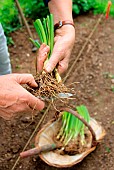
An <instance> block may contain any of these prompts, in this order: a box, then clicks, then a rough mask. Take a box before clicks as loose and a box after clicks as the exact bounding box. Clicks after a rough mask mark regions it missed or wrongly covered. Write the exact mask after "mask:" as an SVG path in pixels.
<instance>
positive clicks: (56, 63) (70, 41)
mask: <svg viewBox="0 0 114 170" xmlns="http://www.w3.org/2000/svg"><path fill="white" fill-rule="evenodd" d="M74 42H75V29H74V27H73V26H72V25H64V26H63V27H61V28H60V29H57V30H56V31H55V38H54V48H53V53H52V55H51V57H50V59H49V61H48V62H47V64H46V65H45V66H44V62H45V60H46V58H47V54H48V52H49V47H48V46H46V45H45V44H42V45H41V47H40V49H39V52H38V59H37V70H38V71H42V69H43V67H44V69H45V70H46V72H52V71H53V69H54V68H55V67H57V69H58V72H59V73H60V74H61V73H63V72H65V71H66V70H67V68H68V63H69V58H70V55H71V52H72V48H73V45H74Z"/></svg>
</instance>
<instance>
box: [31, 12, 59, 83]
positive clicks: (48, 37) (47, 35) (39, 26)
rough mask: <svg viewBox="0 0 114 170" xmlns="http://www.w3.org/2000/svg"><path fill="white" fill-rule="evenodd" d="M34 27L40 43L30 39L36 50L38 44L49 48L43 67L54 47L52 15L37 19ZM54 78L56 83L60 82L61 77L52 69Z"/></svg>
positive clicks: (38, 46)
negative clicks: (43, 44)
mask: <svg viewBox="0 0 114 170" xmlns="http://www.w3.org/2000/svg"><path fill="white" fill-rule="evenodd" d="M34 27H35V29H36V32H37V34H38V36H39V39H40V42H39V41H38V40H33V39H32V38H30V40H31V42H32V43H33V44H34V46H36V47H37V48H40V44H42V43H45V44H46V45H48V46H49V47H50V52H49V54H48V57H47V59H46V60H45V62H44V65H45V64H46V63H47V62H48V60H49V59H50V57H51V54H52V51H53V46H54V22H53V15H52V14H50V15H48V16H47V17H46V18H43V20H42V21H41V20H40V19H37V20H36V21H35V22H34ZM54 74H55V78H56V80H57V81H58V82H60V81H61V77H60V75H59V73H58V72H57V69H56V68H55V69H54Z"/></svg>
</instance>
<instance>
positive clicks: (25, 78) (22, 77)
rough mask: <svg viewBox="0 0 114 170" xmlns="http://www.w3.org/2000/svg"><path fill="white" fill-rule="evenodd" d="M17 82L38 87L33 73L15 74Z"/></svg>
mask: <svg viewBox="0 0 114 170" xmlns="http://www.w3.org/2000/svg"><path fill="white" fill-rule="evenodd" d="M14 75H15V79H16V82H17V83H19V84H28V85H29V86H32V87H37V86H38V85H37V83H36V82H35V80H34V77H33V76H32V74H14Z"/></svg>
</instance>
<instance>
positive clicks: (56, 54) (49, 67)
mask: <svg viewBox="0 0 114 170" xmlns="http://www.w3.org/2000/svg"><path fill="white" fill-rule="evenodd" d="M61 58H62V54H61V52H60V51H57V50H56V49H55V48H54V49H53V53H52V55H51V57H50V59H49V61H48V63H47V64H46V66H44V67H45V70H46V72H49V73H50V72H52V71H53V70H54V68H55V67H56V65H57V64H58V62H59V60H60V59H61Z"/></svg>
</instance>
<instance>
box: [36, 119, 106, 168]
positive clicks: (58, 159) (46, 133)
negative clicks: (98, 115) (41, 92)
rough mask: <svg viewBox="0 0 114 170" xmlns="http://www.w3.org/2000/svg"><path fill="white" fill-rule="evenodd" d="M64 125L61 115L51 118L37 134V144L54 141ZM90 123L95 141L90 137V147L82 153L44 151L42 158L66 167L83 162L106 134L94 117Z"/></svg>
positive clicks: (42, 144) (52, 163) (49, 163)
mask: <svg viewBox="0 0 114 170" xmlns="http://www.w3.org/2000/svg"><path fill="white" fill-rule="evenodd" d="M61 125H62V121H61V117H60V118H59V119H58V120H55V121H54V120H51V121H50V122H49V123H47V124H46V125H45V126H44V127H43V128H42V129H41V130H40V131H39V132H38V134H37V135H36V138H35V146H36V147H41V146H44V145H46V144H52V143H54V136H55V135H56V134H57V132H58V131H59V129H60V127H61ZM89 125H90V126H91V127H92V129H93V131H94V134H95V139H94V141H93V136H92V135H91V136H92V137H91V138H90V141H89V142H88V148H87V150H86V151H84V152H83V153H81V154H76V155H61V154H59V152H56V150H54V151H49V152H42V153H41V154H40V155H39V156H40V158H41V159H42V160H43V161H44V162H46V163H47V164H48V165H50V166H54V167H59V168H65V167H71V166H73V165H75V164H77V163H79V162H81V161H82V160H83V159H84V158H85V157H86V156H87V155H88V154H89V153H91V152H92V151H94V150H95V148H96V145H97V144H98V143H99V142H100V141H101V140H102V139H103V137H104V136H105V130H104V129H103V128H102V126H101V125H100V124H99V123H98V122H97V121H96V120H95V119H93V118H90V123H89Z"/></svg>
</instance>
